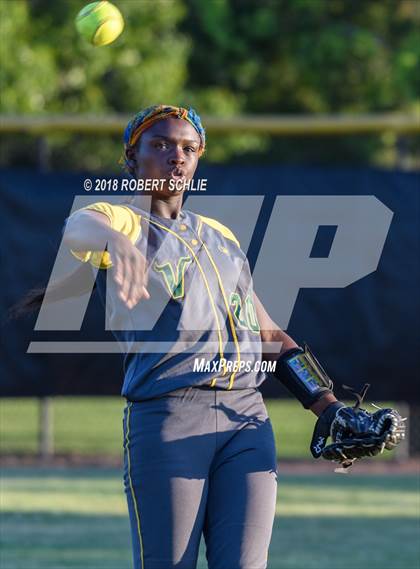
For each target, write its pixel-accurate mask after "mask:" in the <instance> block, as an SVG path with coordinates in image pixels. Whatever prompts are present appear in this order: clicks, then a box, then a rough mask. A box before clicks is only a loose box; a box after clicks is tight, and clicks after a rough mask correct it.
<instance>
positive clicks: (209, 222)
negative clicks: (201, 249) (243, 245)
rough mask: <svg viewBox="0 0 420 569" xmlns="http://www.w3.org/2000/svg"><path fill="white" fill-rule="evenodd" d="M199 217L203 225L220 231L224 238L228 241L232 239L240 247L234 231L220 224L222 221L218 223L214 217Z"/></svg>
mask: <svg viewBox="0 0 420 569" xmlns="http://www.w3.org/2000/svg"><path fill="white" fill-rule="evenodd" d="M198 217H199V218H200V221H201V223H202V224H204V225H206V226H208V227H211V228H212V229H214V230H216V231H218V232H219V233H221V234H222V235H223V237H225V238H226V239H230V240H231V241H233V242H234V243H236V245H237V246H238V247H240V243H239V241H238V239H237V238H236V236H235V234H234V233H233V231H231V230H230V229H229V227H227V226H226V225H223V223H220V221H217V219H213V218H212V217H206V216H204V215H199V216H198Z"/></svg>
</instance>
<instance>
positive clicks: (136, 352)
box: [74, 202, 265, 401]
mask: <svg viewBox="0 0 420 569" xmlns="http://www.w3.org/2000/svg"><path fill="white" fill-rule="evenodd" d="M86 209H91V210H96V211H100V212H101V213H104V214H105V215H107V216H108V218H109V219H110V222H111V226H112V227H113V228H114V229H116V230H118V231H122V232H123V233H125V234H126V235H127V236H128V237H129V238H130V239H131V241H132V242H133V244H134V245H135V246H136V247H137V248H138V249H139V250H140V251H141V252H142V253H143V254H144V255H145V257H146V260H147V265H148V268H149V271H148V275H149V280H148V285H147V288H148V291H149V293H150V296H151V298H150V299H149V300H145V299H143V300H141V301H140V302H139V303H138V305H137V306H136V307H134V308H133V309H131V310H129V309H128V308H127V307H126V306H125V304H124V303H123V302H122V301H121V300H120V299H119V297H118V296H117V290H116V285H115V283H114V281H113V279H111V278H108V275H109V272H108V271H107V270H105V269H106V268H109V267H110V265H111V263H110V259H109V256H108V257H106V256H107V253H106V252H105V254H104V255H103V254H102V253H91V252H83V253H81V252H75V253H74V254H75V255H76V256H77V257H78V258H79V259H81V260H83V261H87V260H89V259H90V261H91V262H92V264H93V265H96V266H99V267H100V268H101V270H99V274H98V277H97V286H98V290H99V293H100V296H101V299H102V300H103V302H104V304H105V305H106V320H107V328H108V329H111V330H112V331H113V333H114V335H115V337H116V338H117V340H118V341H119V342H120V344H121V346H122V350H123V351H124V352H125V354H126V355H125V363H124V367H125V379H124V385H123V388H122V395H123V396H125V397H126V398H127V399H128V400H130V401H139V400H143V399H149V398H153V397H156V396H158V395H162V394H164V393H168V392H170V391H174V390H176V389H180V388H183V387H189V386H194V385H209V386H211V387H216V386H217V387H218V388H223V389H227V390H230V389H245V388H249V387H257V386H258V385H260V384H261V383H262V382H263V381H264V379H265V374H264V373H263V372H261V371H259V362H261V335H260V328H259V325H258V321H257V317H256V311H255V306H254V299H253V288H252V278H251V274H250V270H249V265H248V261H247V259H246V256H245V254H244V253H243V251H242V250H241V248H240V245H239V243H238V241H237V240H236V238H235V236H234V235H233V233H232V232H231V231H230V230H229V229H228V228H227V227H225V226H224V225H222V224H220V223H218V222H217V221H215V220H213V219H210V218H206V217H204V216H201V215H196V214H194V213H192V212H190V211H186V210H183V211H181V212H180V214H179V216H178V218H177V219H175V220H173V219H165V218H161V217H158V216H155V215H152V214H150V213H147V212H144V211H142V210H140V209H138V208H135V207H133V206H115V205H110V204H108V203H106V202H99V203H96V204H92V205H89V206H87V208H86Z"/></svg>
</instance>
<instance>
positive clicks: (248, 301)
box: [230, 292, 260, 334]
mask: <svg viewBox="0 0 420 569" xmlns="http://www.w3.org/2000/svg"><path fill="white" fill-rule="evenodd" d="M230 305H231V306H232V308H233V314H234V316H235V319H236V322H237V324H238V326H239V328H242V329H244V330H250V331H251V332H254V333H255V334H259V333H260V325H259V324H258V319H257V314H256V311H255V306H254V303H253V301H252V298H251V295H249V294H248V295H247V297H246V298H245V307H244V306H242V300H241V297H240V296H239V294H238V293H237V292H232V294H231V295H230Z"/></svg>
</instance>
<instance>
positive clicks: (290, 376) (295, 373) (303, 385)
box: [272, 344, 334, 409]
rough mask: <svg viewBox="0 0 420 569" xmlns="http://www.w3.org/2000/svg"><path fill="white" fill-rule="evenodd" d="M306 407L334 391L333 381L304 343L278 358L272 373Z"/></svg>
mask: <svg viewBox="0 0 420 569" xmlns="http://www.w3.org/2000/svg"><path fill="white" fill-rule="evenodd" d="M272 375H273V376H274V377H275V378H276V379H278V380H279V381H280V382H281V383H282V384H283V385H284V386H285V387H286V388H287V389H288V390H289V391H290V393H291V394H292V395H294V396H295V397H296V399H298V400H299V401H300V402H301V403H302V405H303V406H304V407H305V409H309V408H310V407H311V406H312V405H313V404H314V403H316V402H317V401H318V399H320V398H321V397H323V396H324V395H325V394H326V393H332V389H333V387H334V385H333V382H332V381H331V379H330V378H329V377H328V375H327V373H326V372H325V370H324V369H323V367H322V366H321V364H320V363H319V361H318V360H317V359H316V357H315V356H314V354H313V353H312V352H311V350H310V349H309V347H308V346H307V345H306V344H304V345H303V349H302V348H292V349H291V350H288V351H287V352H285V353H284V354H283V355H282V356H280V358H279V359H278V360H277V364H276V370H275V371H274V372H273V374H272Z"/></svg>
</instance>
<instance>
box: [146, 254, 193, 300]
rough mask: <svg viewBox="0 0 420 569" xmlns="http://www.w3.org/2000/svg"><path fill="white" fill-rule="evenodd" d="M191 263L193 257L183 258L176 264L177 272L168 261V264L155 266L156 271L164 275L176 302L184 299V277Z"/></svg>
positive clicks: (156, 264)
mask: <svg viewBox="0 0 420 569" xmlns="http://www.w3.org/2000/svg"><path fill="white" fill-rule="evenodd" d="M190 263H191V257H181V258H180V259H179V261H178V263H177V264H176V268H175V270H174V269H173V267H172V263H171V262H170V261H166V263H162V264H160V265H158V263H155V264H154V265H153V268H154V269H155V271H157V272H158V273H161V274H162V275H163V278H164V280H165V284H166V286H167V288H168V291H169V294H170V295H171V296H172V298H174V299H175V300H176V299H179V298H183V296H184V294H185V286H184V280H185V279H184V277H185V271H186V270H187V267H188V265H189V264H190Z"/></svg>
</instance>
